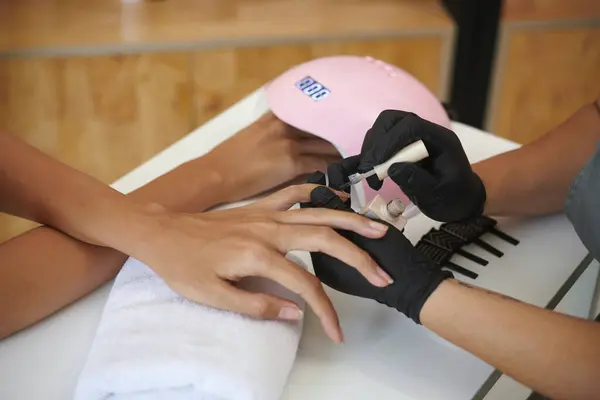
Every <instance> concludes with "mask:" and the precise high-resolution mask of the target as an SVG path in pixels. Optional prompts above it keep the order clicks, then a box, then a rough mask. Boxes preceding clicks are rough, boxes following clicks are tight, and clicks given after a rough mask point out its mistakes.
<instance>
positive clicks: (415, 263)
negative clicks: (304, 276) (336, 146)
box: [302, 168, 453, 324]
mask: <svg viewBox="0 0 600 400" xmlns="http://www.w3.org/2000/svg"><path fill="white" fill-rule="evenodd" d="M330 171H331V168H330ZM331 178H332V177H331V176H330V180H331ZM334 181H335V178H334ZM309 182H310V183H319V184H325V177H324V175H323V174H322V173H316V174H313V175H312V176H311V177H310V178H309ZM333 183H334V185H337V186H339V181H335V182H333ZM349 202H350V201H349V200H348V201H346V202H344V201H342V200H341V199H340V198H339V197H338V196H337V195H336V194H335V193H334V192H332V191H331V190H329V189H328V188H327V187H324V186H320V187H318V188H316V189H314V190H313V191H312V193H311V203H308V204H303V205H302V207H324V208H330V209H336V210H342V211H347V212H354V211H352V209H351V208H350V204H349ZM379 222H382V223H385V224H386V225H388V226H389V229H388V232H387V233H386V235H385V236H384V237H383V238H380V239H368V238H365V237H363V236H361V235H358V234H356V233H354V232H351V231H343V230H338V231H337V232H338V233H339V234H340V235H342V236H343V237H345V238H346V239H348V240H350V241H351V242H352V243H354V244H355V245H357V246H358V247H360V248H361V249H364V250H365V251H366V252H367V253H369V254H370V255H371V257H372V258H373V260H375V262H377V264H379V266H380V267H381V268H383V269H384V270H385V271H386V272H387V273H388V274H389V275H390V276H391V277H392V278H393V279H394V283H393V284H391V285H388V286H387V287H385V288H380V287H377V286H373V285H371V284H370V283H369V282H368V281H367V280H366V279H365V278H364V277H363V276H362V275H361V274H360V273H359V272H358V271H357V270H356V269H354V268H351V267H350V266H349V265H347V264H345V263H343V262H342V261H340V260H338V259H336V258H333V257H330V256H328V255H327V254H323V253H311V258H312V262H313V267H314V270H315V274H316V275H317V277H318V278H319V279H320V280H321V281H322V282H323V283H324V284H326V285H327V286H329V287H331V288H333V289H336V290H338V291H340V292H343V293H347V294H350V295H353V296H359V297H364V298H368V299H373V300H376V301H378V302H379V303H382V304H385V305H387V306H389V307H393V308H395V309H397V310H398V311H400V312H401V313H403V314H405V315H406V316H407V317H409V318H411V319H412V320H413V321H415V322H416V323H418V324H420V323H421V322H420V319H419V315H420V313H421V308H422V307H423V304H424V303H425V301H426V300H427V298H428V297H429V296H430V295H431V293H433V291H434V290H435V289H436V288H437V287H438V285H439V284H440V283H441V282H442V281H443V280H445V279H447V278H451V277H452V276H453V275H452V274H451V273H450V272H447V271H442V270H440V268H439V267H438V266H437V265H436V264H435V263H433V262H432V261H430V260H429V259H428V258H427V257H426V256H425V255H423V254H421V253H420V252H419V251H417V250H416V249H415V248H414V247H413V246H412V244H411V243H410V242H409V241H408V239H406V238H405V237H404V235H403V234H402V233H401V232H400V231H399V230H397V229H396V228H394V227H393V226H391V225H389V224H387V223H386V222H385V221H379Z"/></svg>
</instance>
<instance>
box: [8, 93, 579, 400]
mask: <svg viewBox="0 0 600 400" xmlns="http://www.w3.org/2000/svg"><path fill="white" fill-rule="evenodd" d="M266 109H267V105H266V101H265V99H264V96H263V95H262V92H261V91H260V90H259V91H257V92H255V93H253V94H251V95H250V96H248V97H247V98H245V99H244V100H242V101H241V102H239V103H238V104H236V105H234V106H232V107H231V108H230V109H229V110H227V111H225V112H224V113H222V114H221V115H219V116H218V117H216V118H215V119H213V120H211V121H209V122H208V123H206V124H205V125H203V126H202V127H200V128H198V129H196V130H195V131H194V132H192V133H191V134H190V135H188V136H186V137H185V138H183V139H181V140H180V141H178V142H177V143H175V144H174V145H172V146H171V147H169V148H168V149H166V150H164V151H163V152H161V153H160V154H158V155H157V156H156V157H154V158H153V159H151V160H150V161H148V162H146V163H144V164H143V165H141V166H140V167H138V168H136V169H135V170H133V171H132V172H130V173H129V174H127V175H125V176H124V177H123V178H121V179H119V180H118V181H117V182H115V183H114V185H113V186H114V187H115V188H116V189H118V190H120V191H122V192H129V191H131V190H133V189H135V188H137V187H139V186H141V185H143V184H145V183H147V182H148V181H150V180H152V179H154V178H156V177H157V176H159V175H162V174H164V173H166V172H167V171H169V170H171V169H173V168H174V167H176V166H177V165H179V164H181V163H183V162H185V161H188V160H190V159H192V158H195V157H198V156H200V155H202V154H204V153H206V152H207V151H209V150H210V149H211V148H213V147H214V146H215V145H217V144H218V143H220V142H221V141H223V140H225V139H226V138H228V137H230V136H231V135H233V134H234V133H235V132H237V131H238V130H240V129H241V128H243V127H245V126H247V125H249V124H250V123H251V122H252V121H254V120H255V119H256V118H258V116H260V115H261V114H262V113H263V112H264V111H265V110H266ZM453 129H454V130H455V132H456V133H457V135H458V136H459V137H460V139H461V141H462V143H463V145H464V147H465V149H466V152H467V154H468V156H469V158H470V160H471V161H472V162H475V161H477V160H481V159H484V158H487V157H489V156H492V155H494V154H497V153H501V152H504V151H508V150H511V149H514V148H516V147H518V146H517V145H516V144H515V143H512V142H509V141H507V140H504V139H501V138H498V137H495V136H492V135H490V134H487V133H485V132H482V131H479V130H476V129H474V128H470V127H468V126H465V125H462V124H458V123H455V124H454V125H453ZM432 225H433V222H432V221H430V220H428V219H427V218H426V217H424V216H422V215H420V216H418V217H415V218H413V219H411V220H410V221H409V224H408V226H407V228H406V233H407V236H408V237H409V238H410V239H411V240H413V241H414V240H415V239H418V238H419V237H420V236H421V235H422V234H423V233H425V232H426V231H427V230H428V229H429V228H430V227H431V226H432ZM501 228H502V230H504V231H506V232H507V233H509V234H511V235H513V236H515V237H516V238H518V239H520V240H521V244H520V245H519V246H517V247H513V246H511V245H509V244H507V243H505V242H503V241H501V240H499V239H497V238H495V237H493V236H490V237H486V240H488V241H489V242H490V243H492V244H493V245H495V246H496V247H498V248H500V249H501V250H503V251H504V252H505V256H504V257H503V258H502V259H493V256H490V255H488V254H486V253H485V252H483V251H481V250H480V249H477V248H474V249H469V250H471V251H472V252H473V253H476V254H478V255H481V256H483V257H484V258H486V259H488V260H490V264H489V265H488V266H487V267H480V266H477V265H475V264H473V263H472V262H470V261H468V260H465V259H460V257H458V256H457V257H456V258H455V259H453V261H455V262H457V263H459V264H461V265H463V266H465V267H468V268H469V269H471V270H473V271H475V272H478V273H480V276H479V278H478V279H477V280H471V279H468V278H465V279H464V280H465V281H469V282H471V283H473V284H476V285H480V286H483V287H485V288H488V289H491V290H496V291H499V292H502V293H505V294H508V295H510V296H513V297H515V298H518V299H520V300H523V301H527V302H530V303H533V304H536V305H539V306H546V304H547V303H548V301H549V300H550V299H551V298H552V297H553V296H554V295H555V294H556V292H557V291H558V289H559V288H560V286H561V285H562V284H563V283H564V282H565V281H566V280H567V278H568V277H569V275H570V274H571V273H572V272H573V271H574V269H575V268H576V267H577V265H578V264H579V262H580V261H581V260H582V259H583V258H584V256H585V255H586V253H587V252H586V250H585V248H584V247H583V245H582V244H581V242H580V241H579V239H578V238H577V236H576V235H575V233H574V231H573V229H572V228H571V225H570V224H569V223H568V222H567V221H566V219H565V218H564V216H562V215H555V216H550V217H544V218H537V219H533V220H528V221H504V222H502V224H501ZM109 288H110V285H105V286H104V287H102V288H100V289H98V290H96V291H95V292H93V293H92V294H90V295H89V296H87V297H85V298H84V299H82V300H80V301H78V302H77V303H75V304H73V305H71V306H69V307H67V308H65V309H64V310H62V311H60V312H58V313H57V314H55V315H54V316H52V317H50V318H48V319H46V320H45V321H42V322H41V323H39V324H37V325H35V326H33V327H31V328H29V329H27V330H25V331H23V332H20V333H19V334H16V335H13V336H12V337H9V338H8V339H5V340H3V341H1V342H0V399H2V400H16V399H19V400H21V399H27V400H35V399H43V400H55V399H56V400H58V399H61V400H62V399H70V398H72V393H73V389H74V387H75V384H76V381H77V377H78V374H79V372H80V371H81V369H82V367H83V365H84V362H85V359H86V356H87V352H88V349H89V347H90V344H91V341H92V339H93V336H94V333H95V329H96V327H97V324H98V321H99V318H100V315H101V312H102V308H103V305H104V303H105V301H106V298H107V295H108V292H109ZM328 293H329V295H330V296H331V298H332V301H333V302H334V305H335V307H336V309H337V311H338V312H339V315H340V319H341V322H342V326H343V329H344V332H345V335H346V343H345V344H344V345H335V344H333V343H331V342H330V341H329V340H328V339H327V338H326V337H325V335H324V334H323V333H322V331H321V328H320V326H319V324H318V321H317V320H316V318H315V316H314V315H313V314H312V313H311V312H307V314H306V321H305V328H304V333H303V337H302V340H301V343H300V347H299V351H298V357H297V360H296V363H295V366H294V368H293V370H292V373H291V376H290V379H289V382H288V385H287V388H286V390H285V393H284V396H283V399H286V400H291V399H303V400H305V399H378V400H384V399H394V400H403V399H427V400H434V399H445V400H450V399H470V398H472V397H473V395H474V394H475V393H476V392H477V390H478V389H479V388H480V387H481V385H482V384H483V382H484V381H485V380H486V379H487V378H488V376H489V375H490V373H491V372H492V371H493V368H492V367H491V366H489V365H487V364H485V363H484V362H482V361H481V360H479V359H477V358H476V357H474V356H472V355H470V354H468V353H466V352H465V351H462V350H461V349H458V348H456V347H454V346H453V345H451V344H449V343H447V342H445V341H443V340H442V339H440V338H438V337H437V336H435V335H433V334H432V333H430V332H429V331H427V330H426V329H425V328H423V327H421V326H417V325H415V324H413V323H412V322H411V321H409V320H407V319H406V318H404V317H403V316H402V315H400V314H399V313H398V312H396V311H393V310H391V309H388V308H386V307H383V306H381V305H379V304H377V303H375V302H372V301H368V300H364V299H359V298H353V297H350V296H346V295H343V294H340V293H336V292H334V291H331V290H328ZM473 329H477V327H476V326H474V327H473Z"/></svg>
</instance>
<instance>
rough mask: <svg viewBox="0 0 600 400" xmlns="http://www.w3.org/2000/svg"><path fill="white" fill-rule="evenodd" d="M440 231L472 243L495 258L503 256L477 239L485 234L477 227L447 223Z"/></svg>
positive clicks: (489, 245)
mask: <svg viewBox="0 0 600 400" xmlns="http://www.w3.org/2000/svg"><path fill="white" fill-rule="evenodd" d="M440 230H442V231H444V232H447V233H449V234H451V235H454V236H456V237H458V238H460V239H462V240H464V241H465V243H473V244H475V245H477V246H479V247H481V248H482V249H484V250H486V251H488V252H489V253H491V254H493V255H495V256H496V257H502V256H503V255H504V253H503V252H501V251H500V250H498V249H497V248H495V247H493V246H492V245H491V244H489V243H487V242H485V241H483V240H482V239H480V238H479V236H480V235H481V234H483V233H485V232H484V231H483V229H481V227H479V226H477V225H469V224H461V223H448V224H443V225H442V226H440Z"/></svg>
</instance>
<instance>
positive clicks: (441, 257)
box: [415, 241, 479, 279]
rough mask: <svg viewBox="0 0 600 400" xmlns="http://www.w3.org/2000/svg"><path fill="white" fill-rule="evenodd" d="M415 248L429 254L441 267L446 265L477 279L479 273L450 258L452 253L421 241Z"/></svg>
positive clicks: (426, 254)
mask: <svg viewBox="0 0 600 400" xmlns="http://www.w3.org/2000/svg"><path fill="white" fill-rule="evenodd" d="M415 249H417V250H418V251H420V252H421V253H422V254H424V255H425V256H427V257H428V258H429V259H430V260H431V261H433V262H435V263H436V264H438V265H439V266H440V267H446V268H448V269H450V270H452V271H454V272H456V273H459V274H462V275H464V276H466V277H468V278H471V279H477V277H478V276H479V274H477V273H475V272H473V271H470V270H468V269H466V268H464V267H461V266H460V265H457V264H455V263H453V262H451V261H449V260H450V258H451V257H452V253H451V252H449V251H447V250H444V249H442V248H440V247H437V246H434V245H432V244H430V243H427V242H424V241H420V242H418V243H417V245H416V246H415Z"/></svg>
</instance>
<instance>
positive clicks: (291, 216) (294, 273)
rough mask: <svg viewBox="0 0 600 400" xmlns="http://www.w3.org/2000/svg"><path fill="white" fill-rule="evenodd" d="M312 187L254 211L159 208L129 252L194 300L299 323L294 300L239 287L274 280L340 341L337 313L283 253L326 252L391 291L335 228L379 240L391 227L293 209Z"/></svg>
mask: <svg viewBox="0 0 600 400" xmlns="http://www.w3.org/2000/svg"><path fill="white" fill-rule="evenodd" d="M314 187H315V185H300V186H291V187H289V188H286V189H283V190H281V191H279V192H276V193H275V194H273V195H271V196H267V197H265V198H264V199H262V200H259V201H257V202H255V203H253V204H251V205H249V206H245V207H239V208H236V209H229V210H223V211H213V212H208V213H202V214H174V213H170V212H167V211H166V210H163V209H161V208H160V207H158V208H157V209H156V210H152V211H149V213H150V214H151V218H147V220H148V223H149V224H150V226H149V228H148V230H147V231H146V232H144V234H143V235H142V238H141V242H137V243H133V244H132V245H130V246H129V248H131V249H132V250H133V251H130V252H129V254H130V255H131V256H132V257H135V258H137V259H138V260H141V261H143V262H144V263H146V264H147V265H148V266H150V267H151V268H152V269H153V270H154V271H155V272H156V273H157V274H158V275H159V276H160V277H161V278H163V279H164V280H165V282H166V283H167V284H168V285H169V286H170V287H171V288H172V289H173V290H175V291H176V292H178V293H180V294H181V295H183V296H185V297H187V298H188V299H191V300H194V301H197V302H199V303H203V304H206V305H210V306H213V307H216V308H220V309H226V310H232V311H236V312H239V313H243V314H248V315H251V316H254V317H258V318H282V319H299V318H300V317H301V312H300V309H299V308H298V307H297V306H296V305H295V304H294V303H293V302H291V301H288V300H284V299H281V298H277V297H274V296H270V295H266V294H255V293H249V292H245V291H243V290H241V289H239V288H237V287H236V286H235V282H236V281H239V280H240V279H241V278H244V277H247V276H259V277H264V278H268V279H271V280H273V281H276V282H278V283H279V284H281V285H283V286H284V287H286V288H287V289H289V290H291V291H293V292H295V293H297V294H299V295H300V296H302V297H303V298H304V299H305V300H306V302H307V303H308V304H309V305H310V306H311V307H312V308H313V310H314V311H315V313H316V314H317V316H318V317H319V318H320V320H321V323H322V325H323V328H324V329H325V331H326V333H327V334H328V335H329V336H330V337H331V338H332V339H333V340H335V341H337V342H340V341H342V340H343V338H342V333H341V328H340V326H339V321H338V318H337V314H336V312H335V311H334V309H333V306H332V305H331V302H330V301H329V298H328V297H327V295H326V294H325V292H324V290H323V288H322V286H321V284H320V282H319V280H318V279H317V278H315V277H314V276H313V275H311V274H310V273H308V272H306V271H305V270H304V269H302V268H300V267H298V266H297V265H296V264H294V263H292V262H290V261H288V260H287V259H286V258H285V254H286V253H287V252H289V251H292V250H305V251H311V252H322V253H324V254H328V255H329V256H331V257H333V258H335V259H339V260H341V261H343V263H344V264H345V265H349V266H351V267H354V268H356V270H358V271H359V272H360V274H362V275H363V276H365V278H366V279H367V280H368V281H369V282H371V283H372V284H373V285H376V286H378V287H383V286H387V285H388V283H389V282H390V281H391V279H390V278H389V276H387V274H386V273H385V272H383V271H382V270H381V269H380V268H379V267H378V266H377V264H376V263H375V262H374V261H373V260H372V259H371V257H369V255H368V254H367V253H366V252H365V251H363V250H361V249H359V248H358V247H356V246H355V245H353V244H352V243H350V242H349V241H348V240H347V239H344V238H343V237H342V236H340V235H338V234H337V233H335V231H334V230H333V229H332V228H336V229H343V230H347V231H352V232H356V233H357V234H358V235H363V236H366V237H370V238H379V237H381V236H383V235H384V234H385V232H386V230H387V226H385V225H382V224H380V223H377V222H374V221H371V220H369V219H367V218H364V217H362V216H360V215H357V214H351V213H346V212H340V211H335V210H327V209H304V210H302V209H298V210H289V211H287V209H288V208H289V207H290V206H291V205H293V204H295V203H297V202H305V201H308V200H309V198H310V191H311V190H312V189H313V188H314ZM125 236H127V237H131V236H133V237H135V236H136V235H135V234H134V235H125ZM138 236H139V235H138Z"/></svg>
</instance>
